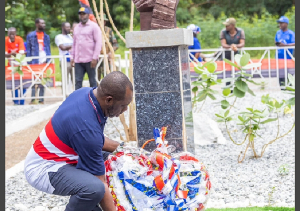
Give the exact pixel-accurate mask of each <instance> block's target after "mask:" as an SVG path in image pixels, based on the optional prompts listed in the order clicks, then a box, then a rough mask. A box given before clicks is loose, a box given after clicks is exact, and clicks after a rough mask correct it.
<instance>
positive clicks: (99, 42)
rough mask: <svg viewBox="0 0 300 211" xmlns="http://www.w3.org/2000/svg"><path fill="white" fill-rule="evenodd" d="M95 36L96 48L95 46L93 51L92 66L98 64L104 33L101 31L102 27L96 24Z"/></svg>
mask: <svg viewBox="0 0 300 211" xmlns="http://www.w3.org/2000/svg"><path fill="white" fill-rule="evenodd" d="M93 37H94V41H95V48H94V53H93V60H92V62H91V67H92V68H95V67H96V65H97V61H98V59H99V54H100V52H101V47H102V34H101V31H100V27H99V26H98V25H95V27H94V30H93Z"/></svg>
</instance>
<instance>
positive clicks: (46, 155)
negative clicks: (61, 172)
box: [33, 137, 77, 164]
mask: <svg viewBox="0 0 300 211" xmlns="http://www.w3.org/2000/svg"><path fill="white" fill-rule="evenodd" d="M33 149H34V151H35V152H36V153H37V154H38V155H39V156H40V157H42V158H43V159H44V160H53V161H56V162H66V163H68V164H77V160H70V159H69V158H67V157H59V156H57V155H56V154H55V153H51V152H49V150H47V149H46V147H45V146H44V145H43V144H42V142H41V140H40V137H38V138H37V139H36V140H35V142H34V144H33Z"/></svg>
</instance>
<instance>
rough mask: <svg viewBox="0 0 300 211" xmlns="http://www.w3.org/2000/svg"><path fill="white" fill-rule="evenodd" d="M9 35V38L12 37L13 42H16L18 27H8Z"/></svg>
mask: <svg viewBox="0 0 300 211" xmlns="http://www.w3.org/2000/svg"><path fill="white" fill-rule="evenodd" d="M7 35H8V37H9V39H10V41H11V42H15V37H16V35H17V30H16V28H15V27H10V28H8V30H7Z"/></svg>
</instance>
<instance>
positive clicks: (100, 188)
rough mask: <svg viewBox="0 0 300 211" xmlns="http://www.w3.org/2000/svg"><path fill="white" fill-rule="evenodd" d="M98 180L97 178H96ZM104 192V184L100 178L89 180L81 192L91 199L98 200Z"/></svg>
mask: <svg viewBox="0 0 300 211" xmlns="http://www.w3.org/2000/svg"><path fill="white" fill-rule="evenodd" d="M97 180H99V179H97ZM104 193H105V186H104V184H103V182H102V181H101V180H99V181H91V182H90V183H88V184H87V185H86V189H85V190H83V191H82V192H81V194H84V195H85V196H88V195H89V196H88V198H90V199H91V200H93V201H96V202H100V201H101V200H102V199H103V197H104Z"/></svg>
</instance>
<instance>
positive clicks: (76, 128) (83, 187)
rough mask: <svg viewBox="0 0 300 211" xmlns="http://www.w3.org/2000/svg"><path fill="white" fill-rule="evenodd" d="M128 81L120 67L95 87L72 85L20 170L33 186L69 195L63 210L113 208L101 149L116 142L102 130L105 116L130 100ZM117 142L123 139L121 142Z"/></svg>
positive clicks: (110, 148)
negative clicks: (76, 86) (71, 91)
mask: <svg viewBox="0 0 300 211" xmlns="http://www.w3.org/2000/svg"><path fill="white" fill-rule="evenodd" d="M132 90H133V87H132V84H131V82H130V81H129V79H128V77H127V76H126V75H125V74H123V73H122V72H119V71H114V72H112V73H110V74H108V75H107V76H105V77H104V78H103V79H102V81H101V83H100V85H99V86H98V87H94V88H89V87H84V88H82V89H79V90H76V91H74V92H73V93H72V94H71V95H70V96H69V97H68V98H67V99H66V100H65V101H64V102H63V103H62V104H61V106H60V107H59V108H58V109H57V110H56V112H55V113H54V115H53V117H52V118H51V120H50V121H49V122H48V124H47V125H46V127H45V128H44V129H43V131H42V132H41V134H40V135H39V137H38V138H37V139H36V141H35V143H34V144H33V146H32V147H31V149H30V151H29V153H28V154H27V157H26V160H25V167H24V174H25V177H26V180H27V181H28V183H29V184H30V185H31V186H33V187H34V188H36V189H38V190H40V191H43V192H46V193H50V194H55V195H60V196H71V197H70V199H69V203H68V204H67V206H66V209H65V211H92V210H93V211H101V209H100V208H99V206H98V204H99V203H100V205H101V207H102V209H103V210H104V211H115V210H116V207H115V205H114V202H113V198H112V196H111V193H110V191H109V189H108V185H107V183H106V179H105V165H104V160H105V152H104V151H106V152H113V151H115V150H116V148H117V147H118V146H119V145H120V144H119V142H117V141H113V140H110V139H108V138H107V137H105V136H104V134H103V131H104V126H105V123H106V120H107V118H108V117H110V118H112V117H118V116H119V115H120V114H122V113H123V112H125V111H126V110H127V107H128V105H129V104H130V102H131V101H132V96H133V91H132ZM121 145H122V144H121Z"/></svg>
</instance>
